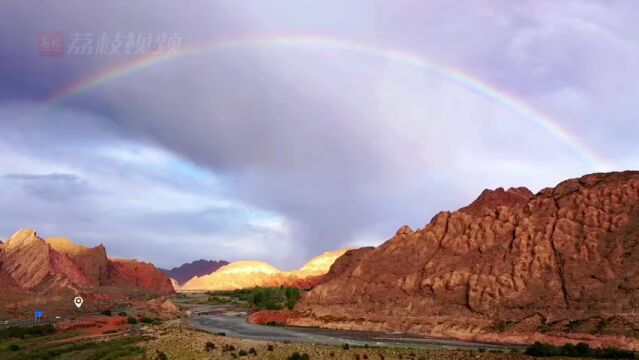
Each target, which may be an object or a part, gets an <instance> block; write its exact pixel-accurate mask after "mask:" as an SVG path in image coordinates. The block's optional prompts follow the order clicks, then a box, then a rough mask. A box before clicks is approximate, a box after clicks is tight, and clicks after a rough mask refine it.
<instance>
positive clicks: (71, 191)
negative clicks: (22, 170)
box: [2, 173, 90, 202]
mask: <svg viewBox="0 0 639 360" xmlns="http://www.w3.org/2000/svg"><path fill="white" fill-rule="evenodd" d="M2 178H3V179H5V180H8V181H9V182H15V183H19V184H21V186H22V188H23V190H24V191H25V192H27V193H30V194H33V195H34V196H37V197H39V198H41V199H43V200H45V201H67V202H71V201H77V200H79V199H78V198H81V197H83V196H85V195H87V194H89V193H90V191H89V190H88V186H87V185H86V184H85V183H84V181H83V180H82V179H81V178H80V177H78V176H76V175H73V174H56V173H52V174H6V175H4V176H3V177H2Z"/></svg>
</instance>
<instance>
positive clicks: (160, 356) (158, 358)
mask: <svg viewBox="0 0 639 360" xmlns="http://www.w3.org/2000/svg"><path fill="white" fill-rule="evenodd" d="M153 360H169V357H168V356H166V354H165V353H164V352H162V351H160V350H155V357H154V358H153Z"/></svg>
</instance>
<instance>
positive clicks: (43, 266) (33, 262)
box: [0, 229, 175, 312]
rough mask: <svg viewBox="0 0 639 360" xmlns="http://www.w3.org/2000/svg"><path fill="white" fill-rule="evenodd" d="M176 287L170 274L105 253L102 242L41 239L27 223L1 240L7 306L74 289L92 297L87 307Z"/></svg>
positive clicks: (2, 296)
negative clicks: (89, 245) (91, 245)
mask: <svg viewBox="0 0 639 360" xmlns="http://www.w3.org/2000/svg"><path fill="white" fill-rule="evenodd" d="M174 292H175V290H174V289H173V286H172V285H171V281H170V280H169V278H168V277H167V276H166V275H165V274H163V273H162V272H160V271H159V270H157V269H156V268H155V267H154V266H153V265H152V264H147V263H143V262H139V261H136V260H123V259H109V258H108V257H107V253H106V249H105V248H104V246H102V245H98V246H96V247H94V248H87V247H85V246H82V245H77V244H74V243H72V242H71V241H70V240H68V239H66V238H52V239H48V240H44V239H42V238H40V237H39V236H38V234H37V233H36V232H35V231H33V230H31V229H22V230H20V231H18V232H16V233H15V234H14V235H13V236H12V237H11V238H10V239H9V240H8V241H7V242H6V243H4V244H0V303H4V304H5V307H4V310H5V311H9V312H11V311H12V310H16V311H18V310H19V309H21V308H25V307H26V308H28V303H45V304H46V303H53V302H56V301H64V299H68V297H69V296H74V295H83V296H85V300H87V299H89V300H92V301H87V302H86V303H87V307H90V306H97V304H98V302H101V301H106V300H105V299H111V298H116V297H120V298H125V299H126V298H130V297H131V296H134V295H144V294H149V295H167V294H172V293H174ZM93 300H95V301H93ZM11 301H13V302H11ZM6 302H9V303H6ZM66 305H67V306H70V305H72V304H71V303H70V302H68V301H67V304H66Z"/></svg>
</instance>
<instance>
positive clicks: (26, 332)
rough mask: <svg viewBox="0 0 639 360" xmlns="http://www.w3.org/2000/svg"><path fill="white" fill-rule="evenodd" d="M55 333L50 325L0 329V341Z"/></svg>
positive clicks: (53, 327)
mask: <svg viewBox="0 0 639 360" xmlns="http://www.w3.org/2000/svg"><path fill="white" fill-rule="evenodd" d="M54 331H55V326H53V325H52V324H46V325H38V326H30V327H14V326H12V327H8V328H6V329H0V340H2V339H9V338H21V339H24V338H25V337H28V336H42V335H47V334H51V333H53V332H54Z"/></svg>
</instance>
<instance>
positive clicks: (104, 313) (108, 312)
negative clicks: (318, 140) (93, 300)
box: [102, 309, 111, 316]
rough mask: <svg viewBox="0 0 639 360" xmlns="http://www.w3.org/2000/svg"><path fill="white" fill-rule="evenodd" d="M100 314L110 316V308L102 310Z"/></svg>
mask: <svg viewBox="0 0 639 360" xmlns="http://www.w3.org/2000/svg"><path fill="white" fill-rule="evenodd" d="M102 315H104V316H111V310H109V309H106V310H104V311H103V312H102Z"/></svg>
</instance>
